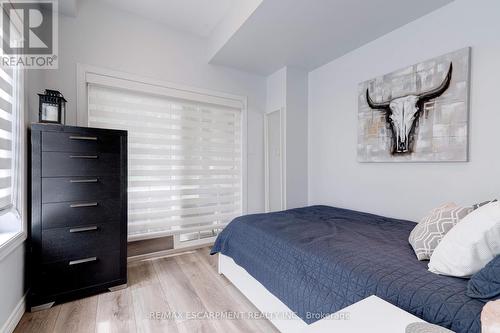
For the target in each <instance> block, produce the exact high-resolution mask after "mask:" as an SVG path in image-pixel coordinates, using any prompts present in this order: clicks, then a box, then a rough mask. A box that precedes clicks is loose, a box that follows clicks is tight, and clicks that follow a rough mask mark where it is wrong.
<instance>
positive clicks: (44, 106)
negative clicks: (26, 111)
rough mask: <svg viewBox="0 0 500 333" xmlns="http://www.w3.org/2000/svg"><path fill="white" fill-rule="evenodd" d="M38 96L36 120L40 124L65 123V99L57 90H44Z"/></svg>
mask: <svg viewBox="0 0 500 333" xmlns="http://www.w3.org/2000/svg"><path fill="white" fill-rule="evenodd" d="M38 96H40V108H39V114H38V118H39V121H40V122H41V123H52V124H61V125H63V124H64V123H65V122H66V99H64V96H63V95H62V94H61V93H60V92H59V91H57V90H50V89H45V94H38Z"/></svg>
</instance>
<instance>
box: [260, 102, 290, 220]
mask: <svg viewBox="0 0 500 333" xmlns="http://www.w3.org/2000/svg"><path fill="white" fill-rule="evenodd" d="M282 113H283V112H282V111H281V110H277V111H274V112H270V113H267V114H266V115H265V142H266V211H268V212H273V211H279V210H283V209H285V207H284V205H283V203H284V197H283V193H284V192H283V181H284V175H283V173H284V170H283V158H284V157H283V152H284V149H283V146H284V142H283V138H284V135H283V126H282V125H283V124H282V123H283V116H282Z"/></svg>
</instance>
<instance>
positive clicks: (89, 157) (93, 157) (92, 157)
mask: <svg viewBox="0 0 500 333" xmlns="http://www.w3.org/2000/svg"><path fill="white" fill-rule="evenodd" d="M69 158H86V159H96V158H99V156H97V155H70V156H69Z"/></svg>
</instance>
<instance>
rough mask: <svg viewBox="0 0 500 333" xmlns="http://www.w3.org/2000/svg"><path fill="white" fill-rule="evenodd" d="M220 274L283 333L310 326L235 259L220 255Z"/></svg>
mask: <svg viewBox="0 0 500 333" xmlns="http://www.w3.org/2000/svg"><path fill="white" fill-rule="evenodd" d="M219 274H223V275H224V276H225V277H226V278H227V279H228V280H229V281H231V283H232V284H233V285H234V286H235V287H236V288H238V290H239V291H241V293H243V295H245V297H246V298H248V300H250V302H252V303H253V304H254V305H255V307H256V308H257V309H259V311H260V312H262V313H263V314H264V315H265V316H266V317H267V318H268V319H269V321H270V322H271V323H272V324H273V325H274V326H275V327H276V328H277V329H278V330H279V331H280V332H281V333H300V332H305V330H306V329H307V327H308V325H307V324H306V323H305V322H304V321H303V320H302V319H300V318H299V317H297V316H295V315H294V314H293V311H292V310H290V309H289V308H288V307H287V306H286V305H285V304H284V303H283V302H281V301H280V300H279V299H278V298H277V297H276V296H274V295H273V294H271V293H270V292H269V291H268V290H267V289H266V288H265V287H264V286H263V285H262V284H260V282H259V281H257V280H256V279H254V278H253V277H252V276H251V275H250V274H248V272H247V271H246V270H245V269H244V268H242V267H241V266H239V265H238V264H236V263H235V262H234V260H233V259H231V258H230V257H228V256H225V255H223V254H221V253H219Z"/></svg>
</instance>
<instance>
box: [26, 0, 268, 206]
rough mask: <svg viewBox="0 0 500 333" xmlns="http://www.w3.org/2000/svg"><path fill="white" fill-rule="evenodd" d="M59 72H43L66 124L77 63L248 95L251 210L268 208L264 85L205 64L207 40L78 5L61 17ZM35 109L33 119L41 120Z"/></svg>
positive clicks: (90, 3)
mask: <svg viewBox="0 0 500 333" xmlns="http://www.w3.org/2000/svg"><path fill="white" fill-rule="evenodd" d="M59 31H60V34H59V48H60V49H59V69H58V70H52V71H45V78H44V81H43V86H37V85H31V90H30V94H31V95H33V94H34V93H36V92H37V91H41V90H42V89H43V88H52V89H56V90H60V91H61V92H62V93H63V94H64V96H65V97H66V99H67V100H68V101H69V104H68V115H67V119H68V120H67V124H68V125H75V124H76V64H77V63H83V64H89V65H94V66H99V67H104V68H108V69H113V70H118V71H123V72H128V73H132V74H136V75H140V76H144V77H150V78H153V79H157V80H163V81H168V82H174V83H180V84H186V85H190V86H194V87H200V88H205V89H211V90H217V91H222V92H227V93H233V94H238V95H244V96H248V211H249V212H260V211H263V209H264V175H263V172H264V156H263V147H264V143H263V117H262V114H263V112H264V110H265V103H266V81H265V78H264V77H262V76H258V75H253V74H248V73H245V72H241V71H238V70H234V69H229V68H225V67H220V66H215V65H209V64H207V52H208V48H209V40H208V39H200V38H198V37H196V36H193V35H189V34H184V33H181V32H177V31H173V30H171V29H169V28H167V27H165V26H162V25H160V24H157V23H153V22H150V21H147V20H144V19H142V18H140V17H139V16H135V15H133V14H129V13H126V12H120V11H118V10H115V9H113V8H111V7H107V5H103V4H102V3H99V4H98V3H97V2H96V1H95V0H86V1H80V2H79V9H78V13H77V15H76V17H60V21H59ZM37 112H38V111H37V110H36V109H35V108H33V109H32V121H35V120H36V119H37Z"/></svg>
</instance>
